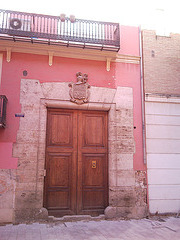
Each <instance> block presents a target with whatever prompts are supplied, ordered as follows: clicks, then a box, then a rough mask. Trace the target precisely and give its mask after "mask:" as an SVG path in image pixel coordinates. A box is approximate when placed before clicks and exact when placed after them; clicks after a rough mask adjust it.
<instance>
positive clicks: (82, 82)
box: [69, 72, 90, 104]
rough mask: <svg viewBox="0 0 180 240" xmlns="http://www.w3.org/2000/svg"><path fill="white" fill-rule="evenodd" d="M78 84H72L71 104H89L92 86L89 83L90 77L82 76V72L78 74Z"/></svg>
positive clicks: (70, 92) (70, 85)
mask: <svg viewBox="0 0 180 240" xmlns="http://www.w3.org/2000/svg"><path fill="white" fill-rule="evenodd" d="M76 77H77V82H76V83H70V84H69V87H70V88H71V89H70V91H69V95H70V97H71V99H70V100H71V102H74V103H77V104H83V103H87V102H88V100H89V96H90V91H89V88H90V85H89V84H88V83H87V80H88V75H87V74H82V73H81V72H78V73H76Z"/></svg>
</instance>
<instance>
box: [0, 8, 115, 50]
mask: <svg viewBox="0 0 180 240" xmlns="http://www.w3.org/2000/svg"><path fill="white" fill-rule="evenodd" d="M0 39H3V40H13V41H21V42H31V43H40V44H48V45H58V46H67V47H78V48H88V49H98V50H101V51H113V52H118V51H119V49H120V31H119V24H118V23H110V22H99V21H91V20H83V19H71V18H68V17H64V16H59V17H57V16H49V15H42V14H32V13H24V12H15V11H9V10H0Z"/></svg>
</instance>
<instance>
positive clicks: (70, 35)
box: [68, 19, 72, 39]
mask: <svg viewBox="0 0 180 240" xmlns="http://www.w3.org/2000/svg"><path fill="white" fill-rule="evenodd" d="M68 22H69V34H68V35H69V37H70V39H71V37H72V23H71V21H70V19H69V21H68Z"/></svg>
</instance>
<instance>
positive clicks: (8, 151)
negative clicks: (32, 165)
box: [0, 142, 18, 169]
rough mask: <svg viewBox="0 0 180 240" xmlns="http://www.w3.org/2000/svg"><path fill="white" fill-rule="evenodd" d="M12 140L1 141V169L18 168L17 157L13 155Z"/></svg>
mask: <svg viewBox="0 0 180 240" xmlns="http://www.w3.org/2000/svg"><path fill="white" fill-rule="evenodd" d="M12 146H13V143H11V142H0V169H16V168H17V162H18V159H17V158H13V157H12Z"/></svg>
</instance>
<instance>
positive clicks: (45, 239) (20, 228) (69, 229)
mask: <svg viewBox="0 0 180 240" xmlns="http://www.w3.org/2000/svg"><path fill="white" fill-rule="evenodd" d="M151 239H152V240H171V239H172V240H180V218H175V217H169V218H163V219H161V221H160V220H153V219H141V220H127V221H126V220H112V221H109V220H101V221H76V222H50V223H32V224H19V225H13V224H8V225H5V226H0V240H151Z"/></svg>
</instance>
